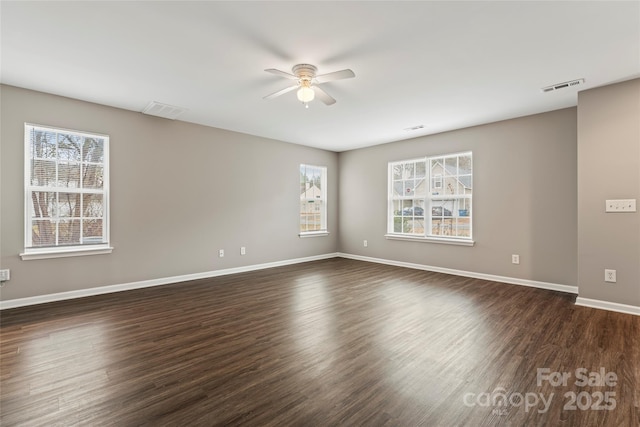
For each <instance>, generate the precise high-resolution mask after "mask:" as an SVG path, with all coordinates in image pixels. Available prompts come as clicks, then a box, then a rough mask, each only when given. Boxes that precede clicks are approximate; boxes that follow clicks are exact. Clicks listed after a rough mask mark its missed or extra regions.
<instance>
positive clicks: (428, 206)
mask: <svg viewBox="0 0 640 427" xmlns="http://www.w3.org/2000/svg"><path fill="white" fill-rule="evenodd" d="M461 156H470V157H471V162H472V164H473V153H472V152H470V151H468V152H461V153H452V154H443V155H435V156H429V157H419V158H414V159H407V160H399V161H394V162H389V164H388V172H387V173H388V176H387V182H388V193H387V194H388V203H387V233H386V234H385V237H386V238H387V239H391V240H408V241H418V242H431V243H445V244H453V245H462V246H473V245H474V244H475V242H474V240H473V211H472V209H471V211H472V212H471V215H469V214H467V215H461V213H462V212H460V211H457V212H452V218H456V226H457V224H458V222H459V220H458V219H457V218H462V217H468V218H469V224H468V227H469V236H468V237H466V236H449V235H446V236H445V235H439V234H432V232H431V230H432V225H433V222H432V220H433V216H432V207H433V206H434V202H436V201H451V200H454V201H455V200H458V201H463V200H464V204H465V206H469V207H470V208H471V207H472V200H473V194H454V195H451V194H444V193H442V192H441V191H442V190H443V187H444V180H445V177H444V176H443V175H442V174H441V173H435V172H434V171H433V170H432V160H436V159H447V158H452V157H455V158H459V157H461ZM420 162H424V165H425V170H426V176H425V177H424V180H426V182H427V183H428V185H427V187H426V191H425V194H423V195H417V196H416V195H409V196H397V195H394V172H393V171H394V167H395V166H398V165H405V164H409V163H420ZM470 175H471V176H470V179H471V189H473V166H472V168H471V173H470ZM438 183H439V184H440V185H436V184H438ZM416 188H417V185H416ZM434 190H436V191H434ZM471 192H472V193H473V190H471ZM403 200H413V201H416V200H418V201H421V202H422V205H423V206H424V208H423V209H424V232H423V233H403V232H397V231H395V230H394V228H395V224H394V221H395V219H394V218H395V217H397V216H398V215H395V211H394V207H395V202H397V201H403Z"/></svg>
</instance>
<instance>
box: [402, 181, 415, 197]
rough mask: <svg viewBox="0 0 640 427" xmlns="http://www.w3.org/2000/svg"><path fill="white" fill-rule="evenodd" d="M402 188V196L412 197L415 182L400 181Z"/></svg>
mask: <svg viewBox="0 0 640 427" xmlns="http://www.w3.org/2000/svg"><path fill="white" fill-rule="evenodd" d="M402 186H403V190H404V191H403V196H408V197H412V196H413V195H414V189H415V186H416V182H415V181H414V180H413V179H409V180H406V181H402Z"/></svg>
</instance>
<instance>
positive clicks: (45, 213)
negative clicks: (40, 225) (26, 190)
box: [29, 191, 57, 218]
mask: <svg viewBox="0 0 640 427" xmlns="http://www.w3.org/2000/svg"><path fill="white" fill-rule="evenodd" d="M29 205H30V206H31V217H33V218H53V217H55V216H56V215H57V213H56V211H55V208H56V193H54V192H48V191H32V192H31V193H30V200H29Z"/></svg>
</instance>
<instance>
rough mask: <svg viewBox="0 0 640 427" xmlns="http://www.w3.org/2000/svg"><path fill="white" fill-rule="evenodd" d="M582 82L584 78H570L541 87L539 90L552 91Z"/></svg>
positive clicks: (581, 83)
mask: <svg viewBox="0 0 640 427" xmlns="http://www.w3.org/2000/svg"><path fill="white" fill-rule="evenodd" d="M583 84H584V79H576V80H571V81H569V82H562V83H556V84H554V85H551V86H547V87H543V88H542V89H541V90H542V91H543V92H553V91H556V90H560V89H566V88H568V87H574V86H579V85H583Z"/></svg>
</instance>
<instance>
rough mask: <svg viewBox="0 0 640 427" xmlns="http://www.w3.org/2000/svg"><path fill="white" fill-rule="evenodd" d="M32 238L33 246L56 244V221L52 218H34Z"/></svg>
mask: <svg viewBox="0 0 640 427" xmlns="http://www.w3.org/2000/svg"><path fill="white" fill-rule="evenodd" d="M31 240H32V244H33V246H36V247H42V246H55V244H56V223H55V222H53V221H51V220H48V219H47V220H42V219H38V220H34V221H33V223H32V224H31Z"/></svg>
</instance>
